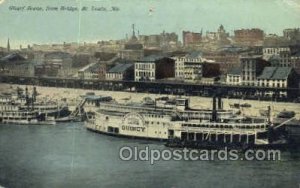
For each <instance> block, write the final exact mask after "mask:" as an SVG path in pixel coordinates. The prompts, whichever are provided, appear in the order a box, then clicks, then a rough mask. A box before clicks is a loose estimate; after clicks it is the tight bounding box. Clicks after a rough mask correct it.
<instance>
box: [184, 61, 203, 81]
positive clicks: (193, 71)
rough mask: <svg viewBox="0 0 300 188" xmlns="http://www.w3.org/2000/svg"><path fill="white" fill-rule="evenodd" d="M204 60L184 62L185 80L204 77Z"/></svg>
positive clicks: (195, 79)
mask: <svg viewBox="0 0 300 188" xmlns="http://www.w3.org/2000/svg"><path fill="white" fill-rule="evenodd" d="M202 67H203V63H202V62H196V61H194V62H192V61H188V62H184V81H192V82H193V81H197V80H201V78H202Z"/></svg>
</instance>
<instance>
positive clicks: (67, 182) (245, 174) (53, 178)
mask: <svg viewBox="0 0 300 188" xmlns="http://www.w3.org/2000/svg"><path fill="white" fill-rule="evenodd" d="M122 146H131V147H133V146H138V147H140V148H143V147H145V146H150V148H154V149H164V148H165V146H164V145H163V143H160V142H152V141H138V140H130V139H125V138H115V137H110V136H106V135H100V134H97V133H93V132H90V131H87V130H86V129H85V128H84V126H83V123H68V124H58V125H55V126H31V125H28V126H24V125H22V126H21V125H0V185H1V186H3V187H11V188H13V187H38V188H40V187H51V188H52V187H64V188H66V187H72V188H73V187H137V188H142V187H170V188H177V187H204V188H205V187H214V188H215V187H256V188H258V187H287V188H289V187H296V188H298V187H299V186H300V153H299V152H298V153H297V152H284V153H282V155H281V160H280V161H220V160H215V161H163V160H161V161H157V162H156V163H155V164H154V165H151V164H150V162H149V161H122V160H120V159H119V149H120V147H122Z"/></svg>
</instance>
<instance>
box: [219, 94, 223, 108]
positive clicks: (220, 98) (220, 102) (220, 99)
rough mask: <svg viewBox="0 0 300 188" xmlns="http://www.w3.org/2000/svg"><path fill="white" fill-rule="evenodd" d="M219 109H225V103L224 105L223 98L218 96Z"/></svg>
mask: <svg viewBox="0 0 300 188" xmlns="http://www.w3.org/2000/svg"><path fill="white" fill-rule="evenodd" d="M218 109H219V110H221V109H223V103H222V97H221V96H218Z"/></svg>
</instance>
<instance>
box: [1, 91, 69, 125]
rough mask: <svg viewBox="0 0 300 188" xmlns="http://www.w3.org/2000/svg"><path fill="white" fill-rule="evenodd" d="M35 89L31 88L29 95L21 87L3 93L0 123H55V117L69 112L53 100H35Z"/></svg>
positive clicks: (65, 107) (64, 106)
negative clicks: (14, 90)
mask: <svg viewBox="0 0 300 188" xmlns="http://www.w3.org/2000/svg"><path fill="white" fill-rule="evenodd" d="M36 96H37V91H36V88H35V87H34V88H33V92H32V95H31V96H30V95H29V92H28V88H27V87H26V89H25V94H24V93H23V90H22V89H21V88H18V89H17V91H16V93H14V92H12V93H4V94H2V95H1V96H0V123H14V124H55V119H56V118H60V117H65V116H67V115H68V114H69V110H68V107H67V106H66V105H58V104H57V103H55V102H53V101H37V99H36Z"/></svg>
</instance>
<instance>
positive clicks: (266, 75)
mask: <svg viewBox="0 0 300 188" xmlns="http://www.w3.org/2000/svg"><path fill="white" fill-rule="evenodd" d="M291 71H292V68H291V67H265V69H264V70H263V72H262V74H261V75H260V76H259V77H258V79H267V80H284V79H287V78H288V76H289V74H290V73H291Z"/></svg>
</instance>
